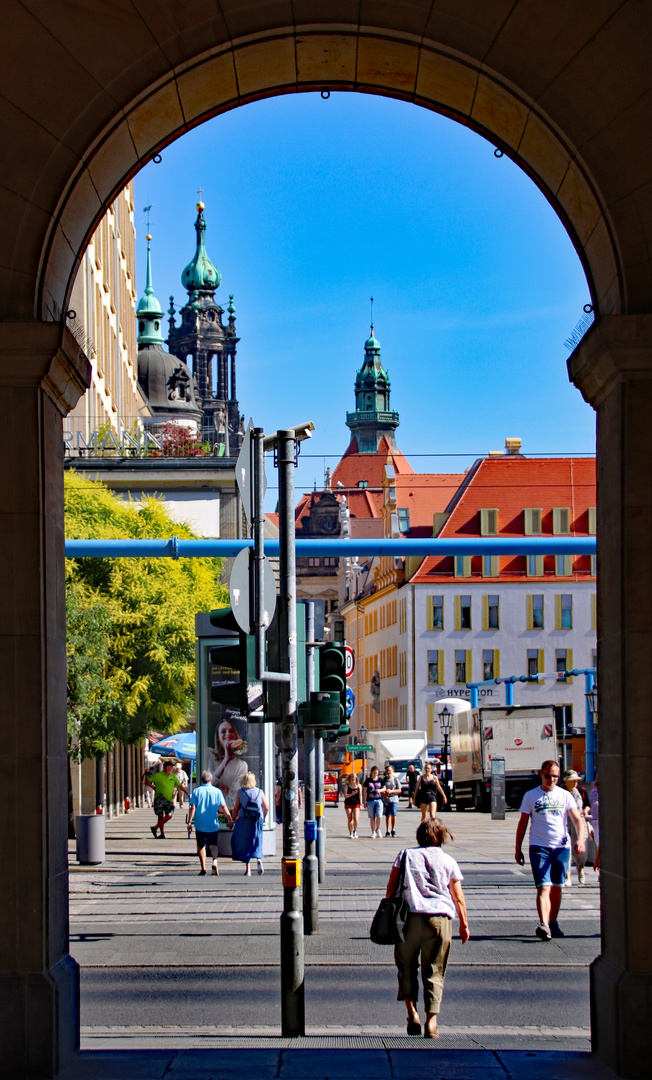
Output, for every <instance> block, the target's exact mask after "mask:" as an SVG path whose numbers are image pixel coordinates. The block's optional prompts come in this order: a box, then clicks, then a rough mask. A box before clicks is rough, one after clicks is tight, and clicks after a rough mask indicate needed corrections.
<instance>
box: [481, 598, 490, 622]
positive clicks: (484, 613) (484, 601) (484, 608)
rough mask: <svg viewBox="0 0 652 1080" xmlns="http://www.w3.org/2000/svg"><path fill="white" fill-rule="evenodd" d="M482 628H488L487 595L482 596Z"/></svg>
mask: <svg viewBox="0 0 652 1080" xmlns="http://www.w3.org/2000/svg"><path fill="white" fill-rule="evenodd" d="M482 629H483V630H488V629H489V597H488V596H483V597H482Z"/></svg>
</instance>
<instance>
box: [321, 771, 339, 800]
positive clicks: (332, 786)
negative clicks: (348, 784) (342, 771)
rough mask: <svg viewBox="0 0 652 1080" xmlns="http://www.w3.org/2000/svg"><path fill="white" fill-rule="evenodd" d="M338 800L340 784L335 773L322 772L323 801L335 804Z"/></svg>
mask: <svg viewBox="0 0 652 1080" xmlns="http://www.w3.org/2000/svg"><path fill="white" fill-rule="evenodd" d="M339 801H340V785H339V782H338V776H337V773H334V772H326V773H324V803H330V804H331V805H332V806H337V805H338V803H339Z"/></svg>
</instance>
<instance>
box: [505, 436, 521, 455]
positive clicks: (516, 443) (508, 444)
mask: <svg viewBox="0 0 652 1080" xmlns="http://www.w3.org/2000/svg"><path fill="white" fill-rule="evenodd" d="M520 452H521V440H520V439H505V453H506V454H507V455H512V456H513V455H515V454H520Z"/></svg>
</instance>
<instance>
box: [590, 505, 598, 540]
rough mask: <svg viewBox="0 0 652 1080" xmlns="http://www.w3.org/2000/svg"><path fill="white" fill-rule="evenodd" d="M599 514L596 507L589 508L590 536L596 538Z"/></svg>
mask: <svg viewBox="0 0 652 1080" xmlns="http://www.w3.org/2000/svg"><path fill="white" fill-rule="evenodd" d="M597 521H598V514H597V510H596V508H595V506H589V528H588V532H589V535H590V536H595V534H596V532H597Z"/></svg>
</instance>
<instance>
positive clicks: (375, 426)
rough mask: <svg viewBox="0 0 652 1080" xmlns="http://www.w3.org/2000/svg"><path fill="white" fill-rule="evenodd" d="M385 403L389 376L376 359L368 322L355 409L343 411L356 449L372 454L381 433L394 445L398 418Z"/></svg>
mask: <svg viewBox="0 0 652 1080" xmlns="http://www.w3.org/2000/svg"><path fill="white" fill-rule="evenodd" d="M389 405H390V402H389V377H388V375H387V372H386V371H385V369H384V367H383V365H382V363H381V361H380V342H379V341H377V340H376V338H375V337H374V328H373V325H372V327H371V334H370V336H369V337H368V338H367V340H366V341H365V345H364V362H363V364H362V367H361V368H360V370H359V372H358V374H357V376H356V380H355V412H350V413H347V414H346V425H347V427H348V428H350V429H351V438H352V439H355V440H356V442H357V449H358V453H360V454H375V453H376V452H377V450H378V447H379V444H380V440H381V439H382V437H383V436H385V437H386V439H387V441H388V442H389V444H390V446H392V447H393V448H394V449H396V439H395V436H394V432H395V431H396V428H397V427H398V425H399V419H398V413H397V412H391V410H390V407H389Z"/></svg>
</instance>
